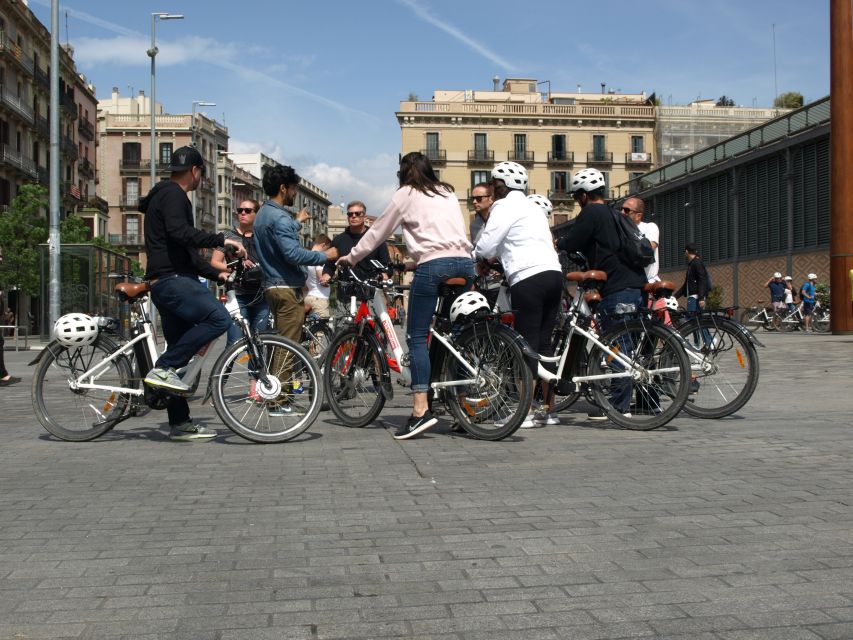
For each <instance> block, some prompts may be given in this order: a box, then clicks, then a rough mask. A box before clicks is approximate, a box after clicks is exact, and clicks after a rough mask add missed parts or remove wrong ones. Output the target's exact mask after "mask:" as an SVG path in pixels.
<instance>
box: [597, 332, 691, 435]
mask: <svg viewBox="0 0 853 640" xmlns="http://www.w3.org/2000/svg"><path fill="white" fill-rule="evenodd" d="M599 340H600V341H601V342H602V343H603V344H604V345H605V347H606V348H605V349H602V348H601V347H599V346H598V345H593V347H592V350H591V352H590V354H589V367H588V371H589V375H590V376H592V377H594V376H605V377H604V378H600V379H593V380H591V381H590V382H589V384H590V386H591V388H592V393H593V397H594V398H595V402H596V404H597V405H598V406H599V407H600V408H601V410H602V411H603V412H604V413H605V415H607V417H608V418H609V419H610V420H611V421H612V422H613V423H615V424H617V425H619V426H620V427H624V428H625V429H635V430H639V431H648V430H650V429H657V428H658V427H662V426H663V425H665V424H666V423H667V422H669V421H670V420H672V419H673V418H674V417H675V416H676V415H678V412H679V411H681V409H682V407H684V403H685V402H686V401H687V394H688V392H689V390H690V388H689V385H690V362H689V361H688V360H687V354H685V352H684V346H683V345H682V342H681V338H680V337H679V336H678V335H677V334H676V333H675V332H674V331H672V330H670V329H668V328H666V327H664V326H662V325H660V324H657V323H655V322H653V321H649V320H646V319H639V320H625V321H622V322H621V323H620V324H618V325H616V326H615V327H613V328H611V329H610V330H608V331H607V332H605V333H604V335H602V336H601V338H599ZM615 353H620V354H622V355H624V356H626V357H628V358H629V359H630V361H631V364H632V365H633V368H634V371H633V373H630V372H628V371H627V370H626V367H625V365H624V364H623V363H622V362H621V361H620V360H618V359H617V358H616V357H615V355H614V354H615Z"/></svg>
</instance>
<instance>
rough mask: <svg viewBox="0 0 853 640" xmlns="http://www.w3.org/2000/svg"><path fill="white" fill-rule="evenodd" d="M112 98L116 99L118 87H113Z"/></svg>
mask: <svg viewBox="0 0 853 640" xmlns="http://www.w3.org/2000/svg"><path fill="white" fill-rule="evenodd" d="M113 100H114V101H115V100H118V87H113Z"/></svg>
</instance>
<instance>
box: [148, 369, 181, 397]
mask: <svg viewBox="0 0 853 640" xmlns="http://www.w3.org/2000/svg"><path fill="white" fill-rule="evenodd" d="M145 384H147V385H148V386H149V387H154V388H156V389H166V390H167V391H174V392H175V393H189V392H190V391H191V390H192V387H190V386H189V385H188V384H187V383H185V382H184V381H183V380H181V377H180V376H179V375H178V373H177V372H176V371H175V370H174V369H173V368H172V367H165V368H160V367H154V368H153V369H151V371H149V372H148V375H147V376H145Z"/></svg>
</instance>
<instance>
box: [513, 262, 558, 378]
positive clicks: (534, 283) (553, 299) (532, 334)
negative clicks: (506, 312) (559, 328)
mask: <svg viewBox="0 0 853 640" xmlns="http://www.w3.org/2000/svg"><path fill="white" fill-rule="evenodd" d="M562 293H563V274H562V272H560V271H543V272H541V273H537V274H536V275H534V276H530V277H529V278H525V279H524V280H522V281H521V282H517V283H515V284H514V285H512V286H511V287H510V289H509V294H510V296H511V298H512V308H513V310H514V311H515V330H516V331H518V332H519V333H520V334H521V335H522V337H523V338H524V339H525V340H527V344H529V345H530V348H531V349H533V350H534V351H535V352H536V353H538V354H540V355H543V356H551V355H553V354H554V351H553V349H552V348H551V334H552V333H553V332H554V326H555V325H556V324H557V311H558V310H559V308H560V296H561V295H562ZM527 365H528V366H529V367H530V370H531V371H532V372H533V379H534V380H535V379H536V378H537V368H538V366H537V361H536V360H534V359H532V358H530V359H528V362H527ZM546 369H549V370H553V365H548V366H546Z"/></svg>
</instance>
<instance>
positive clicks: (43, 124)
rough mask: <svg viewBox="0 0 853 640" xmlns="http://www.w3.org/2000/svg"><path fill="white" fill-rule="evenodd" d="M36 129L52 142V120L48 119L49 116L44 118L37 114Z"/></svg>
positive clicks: (40, 134)
mask: <svg viewBox="0 0 853 640" xmlns="http://www.w3.org/2000/svg"><path fill="white" fill-rule="evenodd" d="M35 120H36V122H35V125H36V131H37V132H38V134H39V136H41V137H42V138H44V139H45V140H47V141H48V142H50V122H48V121H47V118H43V117H41V116H36V118H35Z"/></svg>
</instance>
